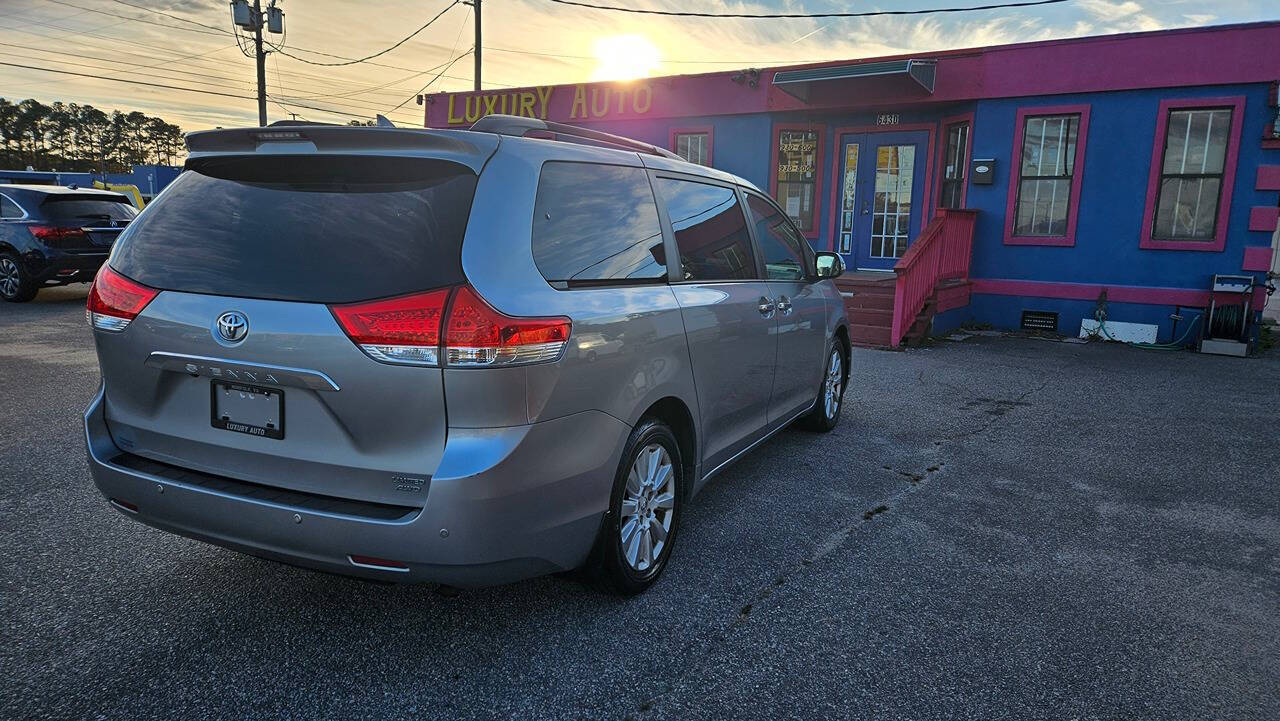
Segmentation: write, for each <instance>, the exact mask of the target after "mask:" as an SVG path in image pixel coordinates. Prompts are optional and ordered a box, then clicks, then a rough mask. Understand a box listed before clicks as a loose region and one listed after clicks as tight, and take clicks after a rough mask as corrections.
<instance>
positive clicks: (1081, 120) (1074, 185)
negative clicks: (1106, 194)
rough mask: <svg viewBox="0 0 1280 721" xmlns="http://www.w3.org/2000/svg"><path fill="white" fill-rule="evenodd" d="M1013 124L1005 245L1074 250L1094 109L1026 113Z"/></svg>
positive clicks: (1077, 107) (1042, 109) (1046, 109)
mask: <svg viewBox="0 0 1280 721" xmlns="http://www.w3.org/2000/svg"><path fill="white" fill-rule="evenodd" d="M1014 122H1015V125H1014V138H1013V158H1012V162H1011V163H1010V164H1011V165H1012V166H1013V167H1012V168H1010V172H1009V175H1010V178H1009V199H1008V202H1007V205H1006V211H1005V221H1004V242H1005V244H1006V245H1056V246H1072V245H1075V243H1076V216H1077V215H1078V211H1079V209H1080V180H1081V177H1082V176H1083V174H1084V167H1083V166H1084V155H1085V152H1084V151H1085V138H1086V137H1087V136H1088V134H1089V106H1088V105H1064V106H1055V107H1030V108H1022V109H1020V110H1019V111H1018V114H1017V119H1016V120H1015V121H1014Z"/></svg>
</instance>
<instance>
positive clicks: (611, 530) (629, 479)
mask: <svg viewBox="0 0 1280 721" xmlns="http://www.w3.org/2000/svg"><path fill="white" fill-rule="evenodd" d="M648 469H653V472H647V471H648ZM664 469H665V471H664ZM633 471H635V473H633ZM642 476H643V477H647V481H648V482H644V481H646V478H642ZM637 481H641V483H639V484H637ZM687 497H688V493H687V492H686V490H685V477H684V465H683V463H682V459H681V457H680V446H679V444H678V443H677V442H676V436H675V434H674V433H672V432H671V429H670V428H669V427H668V426H667V425H666V424H664V423H662V422H661V421H657V420H653V419H645V420H642V421H641V422H640V423H639V424H638V425H637V426H636V427H635V429H634V430H632V431H631V437H630V438H628V439H627V445H626V448H625V449H624V450H623V453H622V460H621V461H620V462H619V464H618V472H617V474H615V477H614V481H613V493H612V494H611V495H610V497H609V512H608V513H606V514H605V518H604V521H603V522H602V523H601V526H600V535H599V537H598V538H597V539H596V546H595V549H594V550H593V551H592V553H591V558H590V559H589V560H588V562H587V569H586V570H587V572H588V574H589V575H590V576H591V577H592V578H593V579H594V580H595V581H596V583H597V584H598V585H599V586H600V587H602V588H603V589H604V590H606V591H609V592H611V593H615V594H618V595H620V596H634V595H636V594H638V593H641V592H643V591H645V590H646V589H648V588H649V587H650V586H652V585H653V584H654V582H655V581H657V580H658V576H659V575H661V574H662V569H664V568H666V566H667V561H668V559H670V558H671V549H672V548H673V547H674V545H675V540H676V535H677V533H678V531H679V530H680V516H681V515H682V514H683V512H684V500H685V499H686V498H687ZM632 511H634V512H632ZM624 534H625V535H624ZM658 535H661V536H662V537H663V538H662V539H658V538H657V536H658ZM646 550H647V551H648V553H647V554H646Z"/></svg>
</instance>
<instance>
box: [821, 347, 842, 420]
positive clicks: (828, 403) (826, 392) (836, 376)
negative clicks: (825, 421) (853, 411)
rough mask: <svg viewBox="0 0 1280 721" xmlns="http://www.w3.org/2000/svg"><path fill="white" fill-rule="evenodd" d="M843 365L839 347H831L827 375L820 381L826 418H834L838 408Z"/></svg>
mask: <svg viewBox="0 0 1280 721" xmlns="http://www.w3.org/2000/svg"><path fill="white" fill-rule="evenodd" d="M843 365H844V364H843V361H842V360H841V358H840V351H839V349H833V350H832V351H831V359H830V360H829V361H828V362H827V377H826V378H825V379H823V382H822V402H823V412H824V413H826V414H827V418H835V417H836V411H838V410H840V382H841V377H840V375H841V372H842V371H843Z"/></svg>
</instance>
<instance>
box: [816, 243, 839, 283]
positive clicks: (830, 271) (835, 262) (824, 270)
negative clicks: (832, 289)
mask: <svg viewBox="0 0 1280 721" xmlns="http://www.w3.org/2000/svg"><path fill="white" fill-rule="evenodd" d="M817 259H818V277H819V278H822V279H826V278H839V277H840V276H842V275H844V258H841V257H840V254H839V253H832V252H831V251H827V250H821V251H818V253H817Z"/></svg>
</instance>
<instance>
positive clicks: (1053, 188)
mask: <svg viewBox="0 0 1280 721" xmlns="http://www.w3.org/2000/svg"><path fill="white" fill-rule="evenodd" d="M1070 196H1071V180H1070V179H1065V178H1064V179H1054V180H1041V179H1036V178H1024V179H1023V180H1022V181H1021V183H1020V185H1019V189H1018V214H1017V219H1016V222H1015V224H1014V235H1040V236H1054V235H1066V233H1067V207H1068V201H1069V200H1070Z"/></svg>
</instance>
